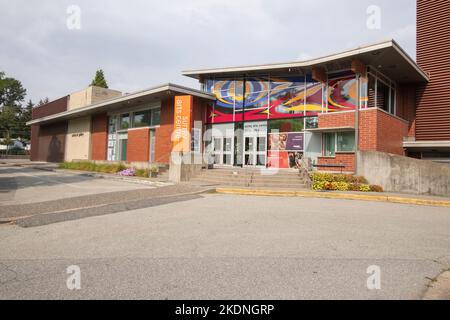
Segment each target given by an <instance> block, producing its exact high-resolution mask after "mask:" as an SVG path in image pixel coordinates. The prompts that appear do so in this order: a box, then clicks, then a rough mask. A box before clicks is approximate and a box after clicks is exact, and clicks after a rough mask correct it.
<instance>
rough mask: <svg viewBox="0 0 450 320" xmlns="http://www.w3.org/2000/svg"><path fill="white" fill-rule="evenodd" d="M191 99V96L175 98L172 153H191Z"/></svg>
mask: <svg viewBox="0 0 450 320" xmlns="http://www.w3.org/2000/svg"><path fill="white" fill-rule="evenodd" d="M192 105H193V98H192V96H176V97H175V110H174V122H173V125H174V133H173V136H172V139H173V150H172V151H174V152H190V151H191V114H192Z"/></svg>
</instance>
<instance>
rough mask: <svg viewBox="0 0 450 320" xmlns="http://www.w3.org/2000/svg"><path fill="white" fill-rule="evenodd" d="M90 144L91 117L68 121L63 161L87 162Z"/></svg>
mask: <svg viewBox="0 0 450 320" xmlns="http://www.w3.org/2000/svg"><path fill="white" fill-rule="evenodd" d="M90 142H91V117H85V118H79V119H74V120H70V121H69V123H68V127H67V136H66V152H65V157H64V159H65V160H66V161H73V160H89V159H90Z"/></svg>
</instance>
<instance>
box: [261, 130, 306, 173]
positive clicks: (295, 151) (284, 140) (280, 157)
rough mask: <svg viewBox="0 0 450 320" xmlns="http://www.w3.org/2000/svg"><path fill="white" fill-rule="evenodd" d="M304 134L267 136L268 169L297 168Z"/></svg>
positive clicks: (303, 142)
mask: <svg viewBox="0 0 450 320" xmlns="http://www.w3.org/2000/svg"><path fill="white" fill-rule="evenodd" d="M304 148H305V134H304V133H303V132H286V133H285V132H280V133H271V134H269V154H268V165H269V168H280V169H288V168H298V167H299V165H300V162H301V160H302V158H303V151H304Z"/></svg>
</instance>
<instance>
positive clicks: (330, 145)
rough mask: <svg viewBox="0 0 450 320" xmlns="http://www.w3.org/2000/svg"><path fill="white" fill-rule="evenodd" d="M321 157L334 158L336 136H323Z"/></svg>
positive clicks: (331, 134)
mask: <svg viewBox="0 0 450 320" xmlns="http://www.w3.org/2000/svg"><path fill="white" fill-rule="evenodd" d="M323 155H324V156H325V157H334V156H335V155H336V134H335V133H324V134H323Z"/></svg>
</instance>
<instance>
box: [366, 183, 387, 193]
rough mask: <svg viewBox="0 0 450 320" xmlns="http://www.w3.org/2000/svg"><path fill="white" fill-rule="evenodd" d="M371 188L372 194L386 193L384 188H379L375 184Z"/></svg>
mask: <svg viewBox="0 0 450 320" xmlns="http://www.w3.org/2000/svg"><path fill="white" fill-rule="evenodd" d="M369 188H370V191H372V192H384V190H383V187H381V186H377V185H374V184H373V185H370V186H369Z"/></svg>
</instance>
